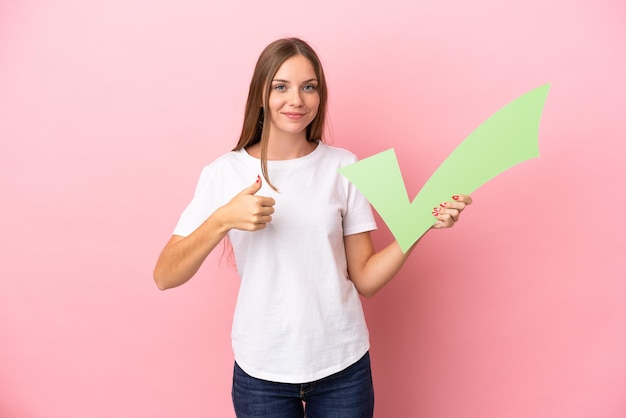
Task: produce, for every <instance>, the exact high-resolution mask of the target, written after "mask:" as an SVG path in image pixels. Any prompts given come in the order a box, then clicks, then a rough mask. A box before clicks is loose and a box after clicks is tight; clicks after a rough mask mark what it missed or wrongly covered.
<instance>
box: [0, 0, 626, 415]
mask: <svg viewBox="0 0 626 418" xmlns="http://www.w3.org/2000/svg"><path fill="white" fill-rule="evenodd" d="M625 24H626V3H624V2H623V1H622V0H614V1H609V0H586V1H572V0H570V1H546V0H511V1H507V2H503V1H500V0H481V1H472V2H469V1H462V0H458V1H453V0H444V1H418V2H416V1H409V0H406V1H398V0H389V1H369V0H368V1H362V0H359V1H357V0H348V1H343V2H337V1H332V0H321V1H317V2H309V3H293V2H292V3H285V2H279V1H276V0H268V1H264V2H242V1H229V2H226V1H223V2H217V1H197V0H180V1H151V0H107V1H104V0H91V1H84V0H57V1H44V0H41V1H37V0H31V1H20V2H12V1H8V0H4V1H1V2H0V140H1V149H0V170H1V176H0V207H1V209H2V216H1V217H0V231H2V244H1V245H2V251H0V277H1V280H0V417H3V418H40V417H41V418H84V417H90V418H91V417H94V418H99V417H102V418H104V417H107V418H108V417H124V418H125V417H129V418H130V417H150V418H158V417H186V418H194V417H232V416H233V415H234V414H233V412H232V407H231V402H230V379H231V369H232V354H231V350H230V339H229V334H230V323H231V315H232V309H233V306H234V301H235V295H236V291H237V285H238V279H237V278H236V275H235V272H234V270H233V269H232V267H229V266H228V264H227V263H226V262H225V261H222V262H221V263H220V257H219V254H214V255H211V256H210V257H209V259H208V260H207V262H206V263H205V265H204V266H203V268H202V270H201V272H200V273H199V274H198V276H197V277H195V278H194V279H193V280H192V281H191V282H189V283H188V284H186V285H185V286H183V287H181V288H178V289H175V290H170V291H167V292H165V293H163V292H160V291H158V290H157V288H156V286H155V285H154V283H153V282H152V276H151V274H152V268H153V265H154V262H155V260H156V257H157V255H158V253H159V251H160V249H161V248H162V246H163V245H164V243H165V242H166V240H167V239H168V237H169V235H170V234H171V231H172V228H173V226H174V224H175V222H176V220H177V219H178V216H179V214H180V212H181V211H182V209H183V208H184V206H185V205H186V204H187V202H188V201H189V199H190V198H191V194H192V192H193V188H194V187H195V182H196V180H197V177H198V175H199V173H200V169H201V167H202V166H203V165H204V164H206V163H208V162H210V161H211V160H213V159H214V158H215V157H216V156H218V155H220V154H222V153H224V152H226V151H227V150H229V149H230V148H231V147H232V146H233V145H234V144H235V142H236V137H237V135H238V131H239V129H240V124H241V119H242V113H243V106H244V102H245V95H246V93H247V85H248V83H249V79H250V76H251V73H252V68H253V66H254V62H255V60H256V57H257V56H258V54H259V52H260V51H261V49H262V48H263V47H264V46H265V45H266V44H267V43H269V42H270V41H272V40H274V39H276V38H278V37H282V36H285V35H296V36H300V37H302V38H304V39H306V40H308V41H309V42H310V43H311V44H312V45H313V46H314V47H315V48H316V49H317V51H318V52H319V54H320V56H321V58H322V60H323V62H324V64H325V69H326V72H327V76H328V79H329V87H330V94H331V100H330V115H331V118H330V120H331V124H332V126H331V128H332V129H331V130H330V134H329V137H328V139H329V142H330V143H332V144H333V145H336V146H340V147H345V148H349V149H351V150H353V151H354V152H355V153H357V154H358V155H359V156H360V157H362V158H363V157H366V156H368V155H371V154H373V153H375V152H379V151H382V150H385V149H388V148H390V147H392V146H393V147H395V148H396V151H397V153H398V155H399V159H400V164H401V166H402V169H403V172H404V175H405V176H406V183H407V187H408V189H409V193H410V194H411V195H414V194H415V193H417V191H418V190H419V187H420V185H421V184H422V183H423V182H424V181H425V180H426V178H428V176H429V174H430V173H431V172H432V171H433V170H434V169H435V168H436V167H437V166H438V165H439V163H440V162H441V161H442V160H443V159H444V158H445V157H446V156H447V155H448V153H449V152H450V151H451V150H452V149H453V148H454V147H455V146H456V145H458V143H460V142H461V141H462V140H463V139H464V138H465V136H466V135H467V134H469V132H471V131H472V130H473V129H474V128H475V127H476V126H478V124H480V123H481V122H482V121H484V120H485V119H486V118H487V117H489V116H490V115H491V114H492V113H493V112H495V111H496V110H497V109H499V108H500V107H501V106H503V105H504V104H505V103H507V102H509V101H510V100H512V99H514V98H515V97H517V96H519V95H520V94H522V93H525V92H527V91H529V90H530V89H532V88H534V87H537V86H539V85H541V84H543V83H546V82H550V83H552V88H551V91H550V94H549V96H548V100H547V102H546V107H545V111H544V115H543V119H542V123H541V129H540V148H541V158H539V159H535V160H531V161H528V162H525V163H523V164H521V165H519V166H517V167H515V168H514V169H513V170H510V171H508V172H506V173H504V174H503V175H501V176H500V177H498V178H496V179H495V180H494V181H492V182H490V183H489V184H487V185H485V186H484V187H483V188H481V189H480V190H478V191H477V192H476V193H475V194H474V198H475V204H474V205H473V207H471V210H468V211H467V212H466V213H465V214H464V216H463V219H462V222H461V223H460V224H459V225H458V226H457V227H456V228H454V229H452V230H446V231H435V232H430V233H429V234H428V235H427V236H426V237H425V238H424V239H423V241H422V242H421V243H420V245H419V248H418V250H417V251H416V252H415V253H414V254H413V256H412V259H411V260H410V261H409V262H408V264H407V265H406V266H405V268H404V269H403V270H402V272H401V274H400V275H399V276H398V277H397V278H396V279H395V281H394V282H392V283H391V284H390V285H389V286H388V287H387V288H386V289H384V290H383V291H382V292H381V293H379V294H378V295H377V296H376V297H375V298H374V299H372V300H367V301H365V302H364V305H365V309H366V315H367V318H368V321H369V324H370V331H371V337H372V357H373V372H374V378H375V386H376V392H377V401H376V402H377V406H376V411H377V412H376V415H377V416H378V417H383V418H386V417H437V418H457V417H464V418H474V417H476V418H478V417H485V418H518V417H519V418H521V417H524V418H525V417H532V418H554V417H567V418H583V417H585V418H587V417H593V418H622V417H624V416H626V283H625V281H624V279H625V278H626V275H625V274H624V268H623V260H624V255H625V252H626V251H625V250H626V242H625V241H626V240H625V238H624V232H625V231H626V228H625V227H626V221H625V219H626V217H625V216H624V213H623V212H624V208H625V207H626V197H625V194H626V192H625V190H624V183H625V180H626V169H625V168H624V167H625V164H624V161H623V160H624V156H625V155H626V145H625V143H626V135H625V134H626V117H625V116H624V111H625V110H626V101H625V99H624V97H625V94H626V83H625V81H624V80H625V74H626V53H625V52H624V51H625V49H624V45H625V44H626V30H624V27H625ZM380 226H381V228H380V231H378V232H377V233H376V234H375V240H376V244H377V245H378V246H382V245H384V244H386V243H387V242H389V240H390V234H389V232H388V231H387V230H386V228H385V227H384V225H383V224H382V222H381V223H380Z"/></svg>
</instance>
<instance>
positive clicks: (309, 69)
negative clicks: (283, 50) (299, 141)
mask: <svg viewBox="0 0 626 418" xmlns="http://www.w3.org/2000/svg"><path fill="white" fill-rule="evenodd" d="M317 86H318V80H317V76H316V75H315V70H314V69H313V65H311V62H310V61H309V60H308V59H307V58H305V57H304V56H302V55H295V56H293V57H291V58H289V59H288V60H286V61H285V62H284V63H283V64H282V65H281V66H280V68H279V69H278V71H277V72H276V75H275V76H274V78H273V79H272V83H271V87H270V94H269V110H270V121H271V129H270V135H272V136H274V135H287V136H293V137H297V138H300V137H303V138H304V139H306V127H307V126H308V125H309V124H310V123H311V122H312V121H313V119H315V116H317V110H318V108H319V104H320V95H319V92H318V91H317Z"/></svg>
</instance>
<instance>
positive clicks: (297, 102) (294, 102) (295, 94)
mask: <svg viewBox="0 0 626 418" xmlns="http://www.w3.org/2000/svg"><path fill="white" fill-rule="evenodd" d="M301 94H302V92H301V91H300V89H294V90H293V91H292V93H291V95H290V96H289V104H290V105H291V106H294V107H300V106H302V105H303V104H304V102H303V100H302V96H301Z"/></svg>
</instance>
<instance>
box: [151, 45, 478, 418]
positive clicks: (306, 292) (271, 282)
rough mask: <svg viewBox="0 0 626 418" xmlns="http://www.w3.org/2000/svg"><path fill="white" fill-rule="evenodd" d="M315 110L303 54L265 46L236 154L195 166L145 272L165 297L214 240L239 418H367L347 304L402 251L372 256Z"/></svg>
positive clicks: (361, 346) (364, 374)
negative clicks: (223, 254) (226, 258)
mask: <svg viewBox="0 0 626 418" xmlns="http://www.w3.org/2000/svg"><path fill="white" fill-rule="evenodd" d="M326 99H327V90H326V82H325V79H324V72H323V70H322V66H321V64H320V60H319V59H318V57H317V55H316V54H315V52H314V51H313V49H312V48H311V47H310V46H309V45H308V44H307V43H305V42H303V41H302V40H300V39H296V38H288V39H280V40H277V41H275V42H273V43H271V44H270V45H268V46H267V47H266V48H265V50H264V51H263V52H262V53H261V55H260V57H259V59H258V62H257V65H256V67H255V70H254V74H253V76H252V81H251V83H250V91H249V95H248V101H247V104H246V110H245V117H244V122H243V129H242V132H241V137H240V138H239V143H238V144H237V146H236V147H235V149H234V150H233V151H231V152H229V153H227V154H225V155H223V156H221V157H219V158H218V159H217V160H215V161H214V162H213V163H211V164H210V165H208V166H206V167H205V168H204V170H203V171H202V174H201V176H200V180H199V182H198V185H197V188H196V192H195V196H194V198H193V200H192V201H191V203H190V204H189V206H188V207H187V208H186V209H185V211H184V212H183V214H182V215H181V217H180V220H179V222H178V224H177V226H176V228H175V230H174V233H173V235H172V237H171V239H170V240H169V242H168V243H167V244H166V246H165V248H164V249H163V251H162V253H161V255H160V257H159V259H158V261H157V264H156V267H155V270H154V279H155V281H156V283H157V286H158V287H159V288H160V289H168V288H171V287H175V286H179V285H181V284H183V283H185V282H186V281H187V280H189V279H190V278H191V277H192V276H193V275H194V274H195V273H196V271H197V270H198V268H199V267H200V265H201V264H202V262H203V261H204V260H205V258H206V257H207V255H208V254H209V253H210V252H211V251H212V250H213V249H214V248H215V247H216V246H217V245H218V244H219V243H220V241H222V239H224V238H225V237H228V239H229V241H230V244H231V245H232V248H233V251H234V255H235V259H236V264H237V270H238V272H239V274H240V276H241V285H240V289H239V295H238V299H237V306H236V309H235V315H234V320H233V330H232V345H233V351H234V355H235V367H234V377H233V391H232V396H233V404H234V408H235V412H236V414H237V417H240V418H250V417H258V418H273V417H275V418H291V417H294V418H295V417H299V418H302V417H303V416H304V414H305V413H306V416H307V417H308V418H328V417H338V418H366V417H372V415H373V410H374V391H373V385H372V378H371V371H370V363H369V354H368V350H369V336H368V331H367V327H366V324H365V319H364V316H363V310H362V307H361V302H360V298H359V294H360V295H363V296H365V297H371V296H372V295H374V294H375V293H376V292H377V291H378V290H379V289H381V288H382V287H383V286H384V285H385V284H386V283H388V282H389V281H390V280H391V279H392V278H393V277H394V275H395V274H396V273H397V272H398V270H399V269H400V267H401V266H402V264H403V263H404V262H405V260H406V258H407V256H408V255H409V253H410V252H411V251H408V252H407V253H406V254H405V253H403V252H402V251H401V250H400V247H399V245H398V244H397V242H394V243H392V244H390V245H389V246H387V247H386V248H384V249H383V250H381V251H379V252H375V251H374V247H373V245H372V241H371V238H370V233H369V231H371V230H373V229H375V228H376V225H375V223H374V219H373V216H372V211H371V208H370V205H369V204H368V202H367V201H366V200H365V199H364V198H363V196H362V195H361V194H360V193H359V192H358V191H357V190H356V189H355V187H354V186H353V185H352V184H351V183H350V182H348V181H347V180H346V179H345V178H343V176H341V175H340V174H338V172H337V169H338V168H339V167H342V166H344V165H347V164H351V163H353V162H355V161H356V158H355V156H354V155H353V154H352V153H350V152H348V151H346V150H343V149H339V148H334V147H330V146H328V145H326V144H324V143H323V142H322V132H323V128H324V121H325V116H326ZM471 202H472V199H471V198H470V197H469V196H465V195H459V196H454V197H453V198H452V199H451V200H450V201H449V202H443V203H442V204H441V205H440V207H439V208H436V209H435V211H433V214H434V215H435V217H436V219H435V218H433V223H434V225H433V228H447V227H451V226H453V225H454V223H455V222H456V221H457V220H458V217H459V214H460V212H461V211H462V210H463V209H464V208H465V206H466V205H468V204H470V203H471ZM305 408H306V412H305Z"/></svg>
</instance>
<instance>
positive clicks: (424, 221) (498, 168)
mask: <svg viewBox="0 0 626 418" xmlns="http://www.w3.org/2000/svg"><path fill="white" fill-rule="evenodd" d="M549 88H550V85H549V84H546V85H543V86H541V87H538V88H536V89H534V90H532V91H530V92H528V93H526V94H524V95H522V96H520V97H518V98H517V99H515V100H514V101H512V102H511V103H509V104H507V105H506V106H505V107H503V108H502V109H500V110H499V111H498V112H496V113H495V114H494V115H493V116H491V117H490V118H489V119H487V120H486V121H485V122H483V124H482V125H480V126H479V127H478V128H477V129H476V130H475V131H474V132H472V133H471V134H470V135H469V136H468V137H467V138H466V139H465V140H464V141H463V142H462V143H461V144H460V145H459V146H457V147H456V149H455V150H454V151H452V153H451V154H450V155H449V156H448V158H446V160H445V161H444V162H443V163H442V164H441V165H440V166H439V168H438V169H437V170H436V171H435V173H434V174H433V175H432V176H431V177H430V178H429V179H428V181H427V182H426V184H424V187H422V190H420V192H419V193H418V194H417V196H416V197H415V199H414V200H413V202H412V203H411V202H409V196H408V194H407V191H406V187H405V186H404V181H403V179H402V173H401V172H400V167H399V165H398V160H397V158H396V154H395V151H394V150H393V148H392V149H389V150H387V151H383V152H381V153H379V154H376V155H373V156H371V157H369V158H366V159H364V160H361V161H358V162H356V163H354V164H350V165H347V166H345V167H342V168H340V169H339V172H340V173H341V174H343V175H344V176H345V177H346V178H347V179H348V180H349V181H350V182H352V183H353V184H354V185H355V186H356V188H357V189H359V190H360V191H361V193H363V195H364V196H365V198H366V199H367V200H368V201H369V202H370V203H371V204H372V206H373V207H374V209H376V211H377V212H378V214H379V215H380V217H381V218H382V219H383V221H384V222H385V223H386V224H387V226H388V227H389V229H390V231H391V233H392V234H393V236H394V237H395V238H396V240H397V241H398V243H399V244H400V247H401V248H402V251H403V252H406V251H407V250H408V249H409V248H411V246H412V245H413V244H414V243H415V242H416V241H417V240H418V239H419V238H420V237H421V236H422V235H423V234H424V233H425V232H426V231H428V229H430V227H431V226H432V225H433V223H434V218H433V215H432V209H433V208H435V207H438V206H439V204H440V203H441V202H444V201H449V200H450V197H451V196H452V195H455V194H470V193H472V192H473V191H474V190H476V189H478V188H479V187H480V186H482V185H483V184H485V183H486V182H488V181H489V180H491V179H492V178H494V177H495V176H497V175H498V174H500V173H502V172H504V171H506V170H508V169H509V168H511V167H513V166H514V165H516V164H519V163H521V162H523V161H525V160H528V159H531V158H535V157H539V144H538V142H539V139H538V132H539V120H540V119H541V112H542V111H543V106H544V103H545V100H546V97H547V95H548V90H549Z"/></svg>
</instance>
